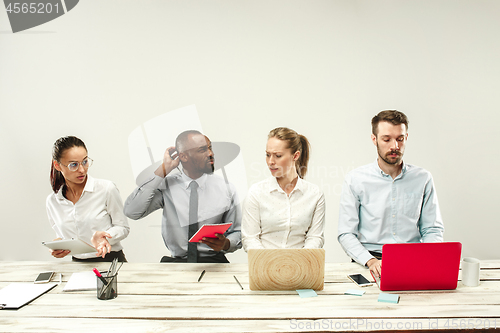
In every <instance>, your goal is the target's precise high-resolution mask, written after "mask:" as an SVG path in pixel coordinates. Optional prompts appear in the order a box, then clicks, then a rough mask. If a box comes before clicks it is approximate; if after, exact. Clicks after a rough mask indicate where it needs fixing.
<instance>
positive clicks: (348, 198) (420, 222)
mask: <svg viewBox="0 0 500 333" xmlns="http://www.w3.org/2000/svg"><path fill="white" fill-rule="evenodd" d="M443 232H444V226H443V220H442V218H441V213H440V211H439V204H438V199H437V194H436V190H435V188H434V182H433V180H432V176H431V174H430V172H428V171H426V170H424V169H422V168H420V167H417V166H414V165H410V164H405V163H403V167H402V170H401V173H400V174H399V175H398V176H397V177H396V178H395V179H392V177H391V176H389V175H388V174H386V173H385V172H383V171H382V170H381V169H380V167H379V165H378V162H377V161H375V162H374V163H371V164H368V165H365V166H362V167H359V168H357V169H355V170H353V171H351V172H350V173H348V174H347V175H346V178H345V180H344V185H343V187H342V195H341V198H340V209H339V223H338V240H339V242H340V245H342V247H343V248H344V251H345V252H346V253H347V255H349V256H350V257H351V258H352V259H354V260H355V261H357V262H358V263H360V264H362V265H364V264H366V262H367V261H368V260H370V259H371V258H373V256H372V255H371V254H370V253H369V252H368V251H375V252H382V245H384V244H388V243H419V242H442V241H443Z"/></svg>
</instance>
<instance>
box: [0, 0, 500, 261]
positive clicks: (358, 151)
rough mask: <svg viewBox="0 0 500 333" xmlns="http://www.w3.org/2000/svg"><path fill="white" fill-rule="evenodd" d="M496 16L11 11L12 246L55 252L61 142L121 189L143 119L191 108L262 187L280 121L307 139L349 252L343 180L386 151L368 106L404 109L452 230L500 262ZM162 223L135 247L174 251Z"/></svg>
mask: <svg viewBox="0 0 500 333" xmlns="http://www.w3.org/2000/svg"><path fill="white" fill-rule="evenodd" d="M499 17H500V2H498V1H494V0H492V1H481V0H469V1H460V0H442V1H433V0H429V1H426V0H419V1H397V0H394V1H371V0H370V1H368V0H366V1H353V0H351V1H317V0H312V1H310V0H308V1H288V0H287V1H267V0H266V1H256V0H251V1H205V0H193V1H189V0H188V1H166V0H150V1H131V0H119V1H118V0H109V1H100V0H85V1H80V3H79V4H78V5H77V6H76V7H75V8H74V9H73V10H72V11H70V12H69V13H68V14H66V15H63V16H62V17H60V18H58V19H56V20H54V21H51V22H49V23H46V24H44V25H41V26H39V27H35V28H33V29H30V30H27V31H25V32H20V33H16V34H13V33H12V32H11V30H10V26H9V22H8V18H7V14H6V12H5V11H4V10H3V9H0V159H1V163H0V170H1V178H2V182H1V184H2V185H1V191H0V205H1V206H0V207H1V212H0V228H1V233H0V260H56V259H53V258H51V257H50V255H49V254H48V252H47V250H46V249H45V248H44V247H43V246H42V245H40V242H42V241H45V240H50V239H52V238H54V232H53V231H52V229H51V228H50V226H49V223H48V221H47V217H46V213H45V198H46V196H47V195H48V194H49V193H50V191H51V189H50V185H49V166H50V161H51V155H50V154H51V147H52V144H53V142H54V141H55V140H56V139H57V138H59V137H61V136H64V135H76V136H78V137H80V138H82V139H83V140H84V141H85V143H86V144H87V148H88V149H89V156H91V157H92V158H93V159H94V160H95V163H94V165H93V166H92V168H91V171H90V172H91V174H92V175H93V176H94V177H97V178H105V179H110V180H112V181H114V182H115V183H116V184H117V186H118V188H119V189H120V192H121V195H122V198H123V199H124V200H125V198H126V197H127V196H128V195H129V194H130V193H131V191H132V190H133V189H134V188H135V183H134V178H133V174H132V171H131V167H130V161H129V155H128V147H127V140H128V135H129V133H130V132H131V131H132V130H133V129H134V128H136V127H137V126H139V125H140V124H141V123H143V122H144V121H146V120H148V119H151V118H153V117H155V116H158V115H160V114H163V113H165V112H168V111H170V110H174V109H177V108H180V107H183V106H186V105H191V104H196V107H197V109H198V113H199V116H200V120H201V123H202V125H203V129H204V130H205V132H206V134H207V135H208V136H209V137H210V138H211V139H212V141H230V142H234V143H237V144H238V145H240V147H241V149H242V156H243V158H244V161H245V168H246V170H247V181H248V184H253V183H255V182H257V181H259V180H261V179H263V178H265V177H267V176H268V175H269V174H268V172H267V170H266V167H265V161H264V149H265V143H266V136H267V133H268V131H269V130H270V129H272V128H274V127H277V126H288V127H291V128H293V129H295V130H297V131H298V132H300V133H302V134H304V135H306V136H307V137H308V138H309V139H310V141H311V143H312V147H313V152H312V161H311V163H312V166H311V170H310V172H311V174H310V175H309V177H308V178H307V179H308V180H309V181H311V182H313V183H316V184H318V185H320V186H321V187H322V188H323V190H324V192H325V196H326V202H327V221H326V223H327V226H326V245H325V248H326V250H327V261H329V262H342V261H347V260H348V259H347V257H346V256H345V254H344V252H343V251H342V249H341V248H340V246H339V244H338V242H337V239H336V230H337V217H338V202H339V195H340V188H341V184H342V181H343V178H344V175H345V173H346V172H347V171H349V170H351V169H352V168H354V167H356V166H359V165H363V164H367V163H370V162H372V161H373V160H374V159H375V158H376V151H375V147H374V146H373V145H372V143H371V141H370V119H371V117H372V116H373V115H375V114H376V113H377V112H379V111H381V110H384V109H398V110H400V111H403V112H405V113H406V114H407V115H408V117H409V119H410V128H409V142H408V146H407V150H406V155H405V161H406V162H408V163H411V164H416V165H419V166H422V167H424V168H426V169H428V170H429V171H431V172H432V174H433V176H434V179H435V184H436V187H437V191H438V194H439V199H440V205H441V210H442V214H443V218H444V221H445V227H446V232H445V239H446V240H448V241H460V242H462V243H463V246H464V247H463V255H464V256H475V257H478V258H480V259H492V258H497V259H498V257H499V250H500V245H499V242H498V240H497V238H498V235H499V231H500V226H499V225H500V224H499V223H498V209H497V206H496V205H497V204H498V199H499V198H498V188H499V186H500V181H499V177H498V170H499V169H500V163H499V161H500V159H499V157H498V155H497V152H498V146H499V143H500V139H499V136H498V129H497V127H498V125H497V124H498V122H499V120H500V115H499V113H498V110H499V109H500V99H499V97H498V96H499V91H500V62H499V59H500V38H499V37H498V32H499V31H500V20H499V19H498V18H499ZM167 145H170V143H165V147H166V146H167ZM160 219H161V215H160V213H159V212H156V213H154V214H152V215H150V216H149V217H147V218H145V219H143V220H141V221H130V226H131V233H130V236H129V237H128V238H127V239H126V240H125V241H123V245H124V247H125V253H126V255H127V257H128V259H129V261H131V262H132V261H134V262H139V261H141V262H158V260H159V258H160V257H161V256H162V255H164V254H166V248H165V246H164V245H163V240H162V238H161V235H160V228H159V225H160ZM229 259H230V260H231V261H232V262H245V261H246V255H245V253H244V252H243V251H242V250H240V251H238V252H237V253H235V254H232V255H230V256H229ZM63 260H67V259H63Z"/></svg>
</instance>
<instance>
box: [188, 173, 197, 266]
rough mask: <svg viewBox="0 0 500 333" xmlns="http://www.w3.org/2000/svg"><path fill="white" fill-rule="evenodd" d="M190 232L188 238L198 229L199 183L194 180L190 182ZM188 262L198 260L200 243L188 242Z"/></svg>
mask: <svg viewBox="0 0 500 333" xmlns="http://www.w3.org/2000/svg"><path fill="white" fill-rule="evenodd" d="M189 188H190V189H191V193H190V194H189V234H188V240H189V239H191V237H193V235H194V234H195V233H196V232H197V231H198V183H197V182H195V181H194V180H193V181H192V182H191V184H189ZM187 262H198V243H190V242H188V257H187Z"/></svg>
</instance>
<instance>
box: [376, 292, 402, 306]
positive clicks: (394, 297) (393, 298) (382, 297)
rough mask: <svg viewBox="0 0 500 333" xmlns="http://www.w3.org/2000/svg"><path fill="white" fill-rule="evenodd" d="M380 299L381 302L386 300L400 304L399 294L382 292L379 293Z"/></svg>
mask: <svg viewBox="0 0 500 333" xmlns="http://www.w3.org/2000/svg"><path fill="white" fill-rule="evenodd" d="M378 301H379V302H386V303H394V304H398V303H399V295H396V294H386V293H380V294H379V295H378Z"/></svg>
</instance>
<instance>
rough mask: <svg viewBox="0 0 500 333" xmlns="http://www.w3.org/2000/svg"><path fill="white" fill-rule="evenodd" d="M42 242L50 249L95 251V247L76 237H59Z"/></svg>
mask: <svg viewBox="0 0 500 333" xmlns="http://www.w3.org/2000/svg"><path fill="white" fill-rule="evenodd" d="M42 244H43V245H45V246H46V247H48V248H50V249H52V250H70V251H71V254H82V253H93V252H97V250H96V249H95V247H93V246H92V245H89V244H87V243H85V242H84V241H82V240H81V239H77V238H70V239H61V240H56V241H51V242H42Z"/></svg>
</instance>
